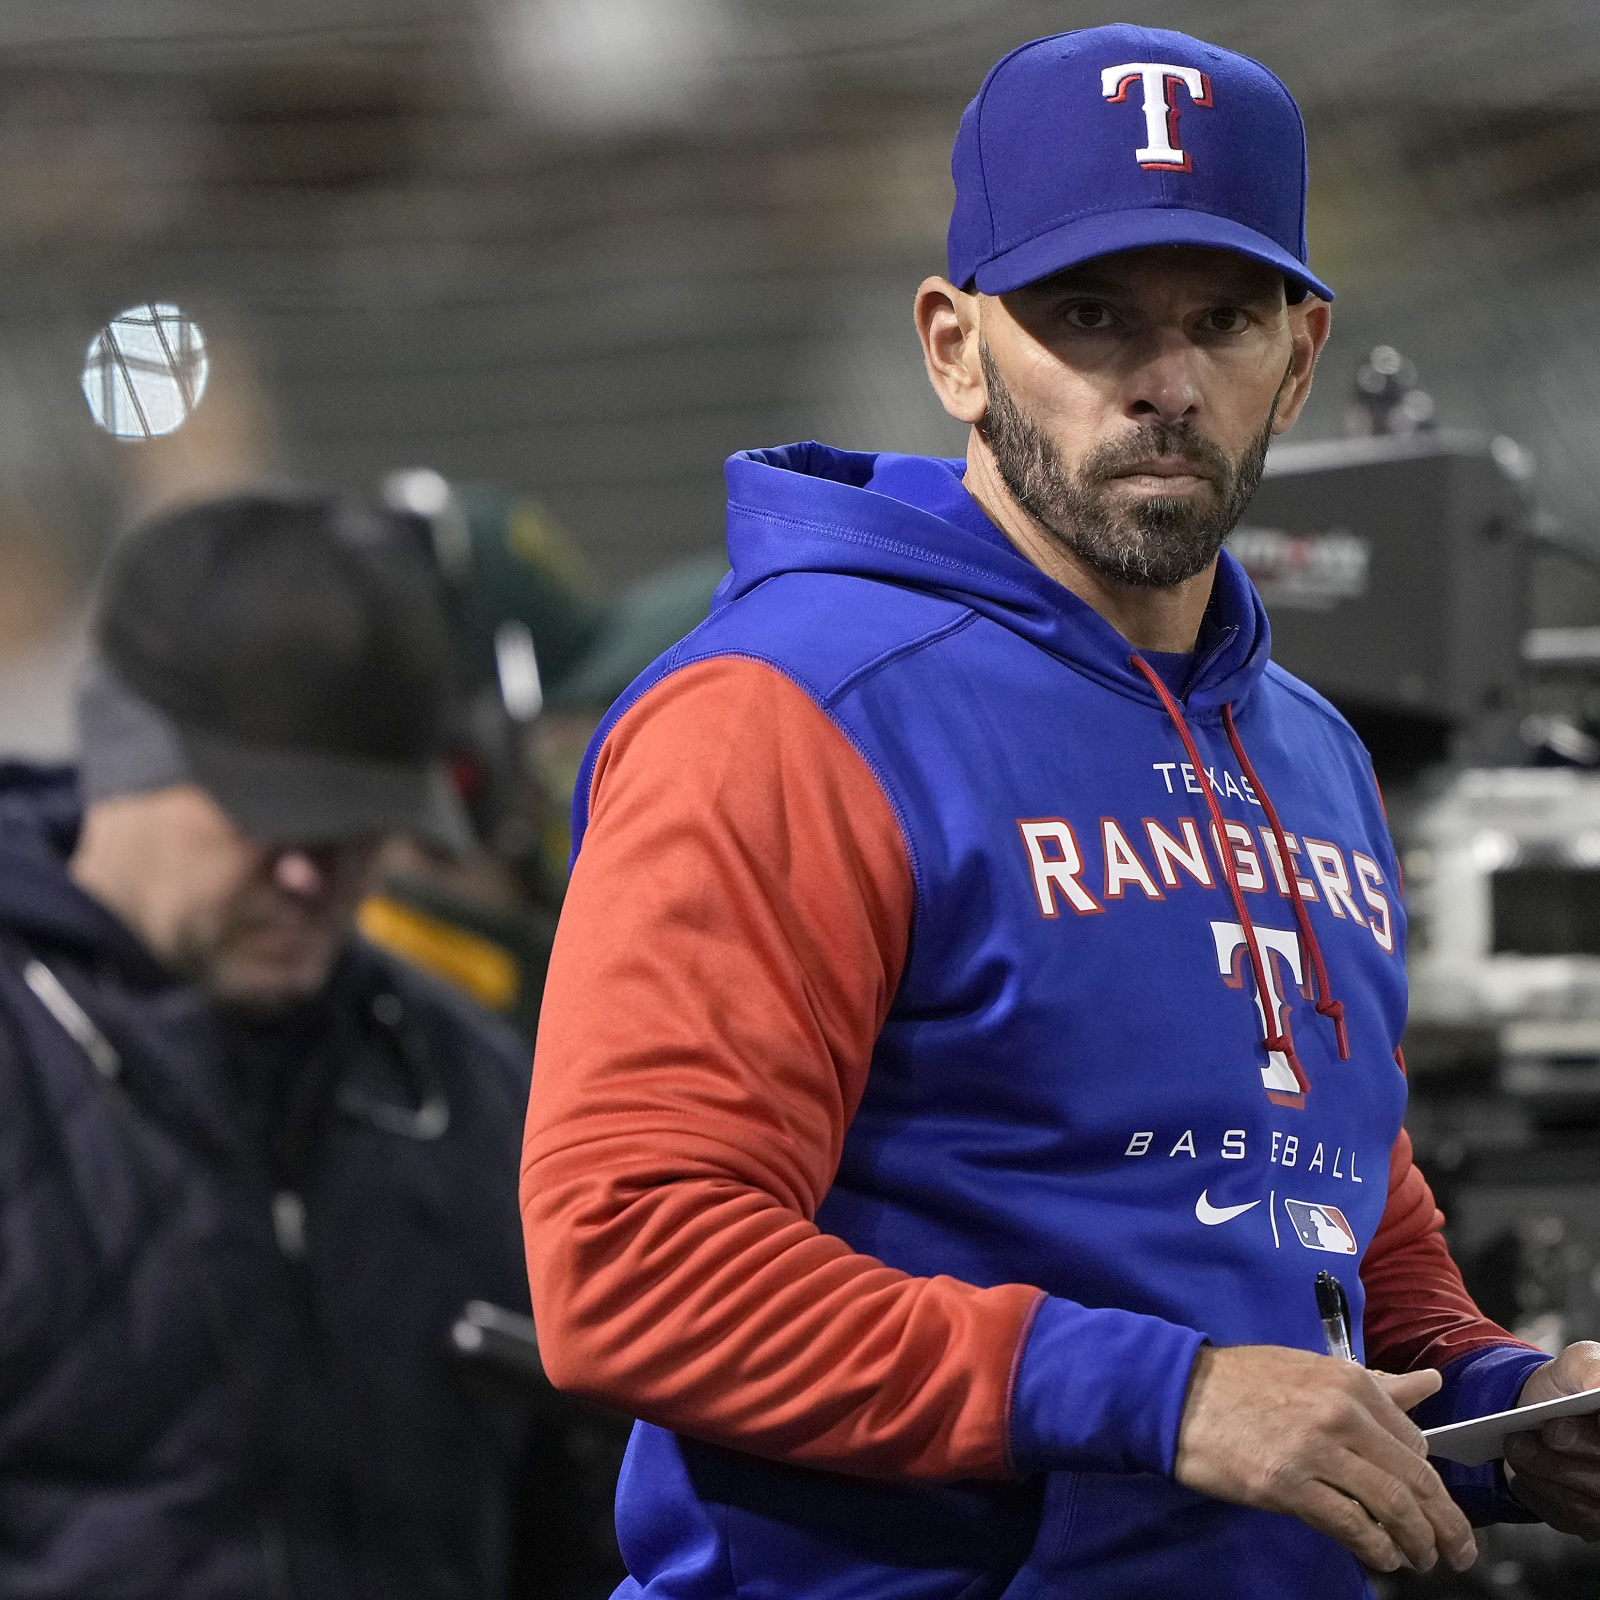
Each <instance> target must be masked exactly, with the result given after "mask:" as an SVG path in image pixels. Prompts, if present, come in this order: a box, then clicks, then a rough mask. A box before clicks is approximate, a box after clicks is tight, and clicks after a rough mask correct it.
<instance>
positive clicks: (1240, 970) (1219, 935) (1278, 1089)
mask: <svg viewBox="0 0 1600 1600" xmlns="http://www.w3.org/2000/svg"><path fill="white" fill-rule="evenodd" d="M1255 930H1256V942H1257V944H1258V945H1259V947H1260V950H1261V968H1262V971H1263V972H1265V973H1266V976H1267V987H1268V988H1269V989H1270V990H1271V991H1272V1016H1271V1018H1270V1020H1269V1018H1268V1016H1267V1008H1266V1005H1265V1003H1264V1000H1263V997H1262V996H1261V995H1259V994H1258V995H1257V996H1256V1010H1257V1011H1258V1012H1259V1013H1260V1015H1261V1026H1262V1028H1263V1029H1264V1030H1265V1032H1266V1033H1267V1034H1268V1035H1276V1034H1279V1033H1281V1032H1282V1031H1283V1019H1284V1013H1285V1012H1287V1011H1288V1009H1289V1000H1288V996H1287V995H1286V993H1285V991H1284V986H1283V973H1282V971H1281V970H1280V969H1279V966H1278V963H1277V961H1276V960H1275V959H1274V957H1277V956H1281V957H1282V958H1283V959H1284V960H1285V961H1286V962H1287V963H1288V964H1289V971H1290V972H1292V973H1293V974H1294V982H1295V987H1296V988H1297V989H1299V990H1300V992H1301V994H1303V995H1305V997H1306V999H1308V1000H1309V999H1310V998H1311V994H1310V991H1309V990H1308V989H1307V988H1306V987H1305V984H1304V983H1303V981H1302V979H1303V976H1304V974H1303V969H1302V964H1301V960H1300V935H1299V934H1297V933H1294V932H1288V931H1285V930H1283V929H1281V928H1263V927H1262V926H1261V924H1260V923H1259V922H1258V923H1256V924H1255ZM1211 935H1212V937H1213V938H1214V939H1215V940H1216V942H1217V967H1218V969H1219V970H1220V971H1221V973H1222V981H1223V982H1224V983H1225V984H1227V986H1228V987H1229V988H1230V989H1239V988H1242V987H1243V986H1244V981H1245V975H1246V974H1247V973H1251V966H1250V953H1249V946H1248V944H1246V942H1245V937H1244V929H1243V928H1242V927H1240V926H1239V924H1238V923H1237V922H1213V923H1212V924H1211ZM1251 975H1252V976H1253V973H1252V974H1251ZM1261 1083H1262V1086H1263V1087H1264V1088H1265V1089H1266V1091H1267V1094H1268V1095H1269V1096H1270V1097H1271V1098H1272V1099H1273V1100H1281V1097H1286V1096H1293V1103H1294V1104H1295V1105H1299V1104H1301V1103H1302V1100H1303V1097H1304V1095H1305V1088H1304V1086H1303V1085H1302V1084H1301V1082H1300V1080H1299V1079H1298V1078H1297V1077H1295V1075H1294V1068H1293V1067H1291V1066H1290V1065H1289V1058H1288V1057H1287V1056H1285V1055H1284V1054H1283V1052H1282V1051H1281V1050H1269V1051H1268V1052H1267V1064H1266V1066H1264V1067H1263V1068H1262V1069H1261Z"/></svg>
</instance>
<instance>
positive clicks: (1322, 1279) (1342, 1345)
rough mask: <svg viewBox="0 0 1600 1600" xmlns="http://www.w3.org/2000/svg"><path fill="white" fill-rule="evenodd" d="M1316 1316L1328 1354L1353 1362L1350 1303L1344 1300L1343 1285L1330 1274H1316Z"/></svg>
mask: <svg viewBox="0 0 1600 1600" xmlns="http://www.w3.org/2000/svg"><path fill="white" fill-rule="evenodd" d="M1317 1315H1318V1316H1319V1317H1321V1318H1322V1338H1323V1342H1324V1343H1325V1344H1326V1345H1327V1347H1328V1354H1329V1355H1330V1356H1336V1357H1337V1358H1338V1359H1339V1360H1340V1361H1354V1360H1355V1358H1356V1352H1355V1345H1354V1343H1353V1342H1352V1340H1351V1337H1350V1302H1349V1300H1348V1299H1346V1298H1345V1292H1344V1285H1343V1284H1342V1283H1340V1282H1339V1280H1338V1279H1337V1278H1336V1277H1334V1275H1333V1274H1332V1273H1331V1272H1319V1273H1318V1274H1317Z"/></svg>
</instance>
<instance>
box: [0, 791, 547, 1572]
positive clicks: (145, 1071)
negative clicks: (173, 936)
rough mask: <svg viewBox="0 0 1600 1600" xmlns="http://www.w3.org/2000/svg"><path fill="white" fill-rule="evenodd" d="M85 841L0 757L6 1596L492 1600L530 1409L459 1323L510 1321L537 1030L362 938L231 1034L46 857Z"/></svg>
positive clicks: (520, 1279)
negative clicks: (519, 1034)
mask: <svg viewBox="0 0 1600 1600" xmlns="http://www.w3.org/2000/svg"><path fill="white" fill-rule="evenodd" d="M77 827H78V802H77V798H76V793H75V789H74V785H73V781H72V777H71V774H70V773H68V772H64V771H54V772H43V771H38V770H33V769H27V768H20V767H7V768H0V1596H6V1597H11V1596H19V1597H20V1596H28V1597H39V1600H44V1597H51V1600H54V1597H62V1600H65V1597H67V1596H72V1597H74V1600H91V1597H92V1600H144V1597H149V1600H156V1597H160V1600H287V1597H290V1596H293V1597H296V1600H368V1597H370V1600H412V1597H415V1600H424V1597H427V1600H445V1597H451V1600H455V1597H463V1600H480V1597H491V1596H495V1597H498V1596H500V1595H501V1594H502V1593H503V1592H504V1586H505V1569H506V1558H507V1546H508V1540H509V1538H510V1532H511V1530H510V1523H511V1518H512V1502H513V1493H514V1487H515V1480H516V1477H517V1474H518V1471H519V1467H520V1464H521V1462H522V1461H523V1459H524V1454H525V1450H526V1446H527V1425H526V1423H525V1422H524V1421H522V1420H521V1419H520V1418H519V1417H518V1416H517V1415H516V1414H515V1413H514V1412H513V1411H511V1410H509V1409H506V1408H503V1407H502V1406H499V1405H497V1404H495V1403H494V1402H492V1401H489V1400H486V1399H478V1398H474V1396H473V1395H472V1393H470V1392H469V1391H468V1390H467V1389H465V1388H463V1387H462V1386H460V1385H459V1384H458V1383H457V1382H456V1381H455V1378H454V1376H453V1374H452V1372H451V1369H450V1366H449V1362H448V1360H447V1357H446V1341H447V1335H448V1331H449V1328H450V1325H451V1323H452V1321H453V1319H454V1315H455V1313H456V1312H457V1311H458V1310H459V1309H460V1308H461V1306H462V1305H463V1303H464V1302H465V1301H467V1300H469V1299H474V1298H479V1299H484V1300H490V1301H495V1302H498V1303H499V1304H501V1305H504V1306H507V1307H511V1308H520V1309H526V1303H527V1285H526V1278H525V1274H524V1270H523V1263H522V1250H521V1243H520V1239H519V1232H518V1220H517V1205H516V1178H517V1148H518V1141H519V1134H520V1130H521V1125H522V1114H523V1106H524V1104H525V1101H526V1094H527V1065H526V1050H525V1047H524V1046H522V1045H521V1044H520V1043H519V1042H518V1041H517V1040H516V1039H515V1038H514V1037H513V1036H512V1035H511V1034H510V1033H509V1032H508V1031H507V1030H505V1029H502V1028H501V1027H499V1026H498V1025H497V1024H495V1023H494V1022H492V1021H491V1020H489V1019H487V1018H485V1017H483V1016H482V1015H481V1014H478V1013H476V1012H475V1011H473V1010H472V1009H471V1008H470V1007H468V1006H467V1005H466V1004H465V1003H464V1002H461V1001H459V1000H457V999H456V998H454V997H453V996H452V995H450V994H449V993H448V992H447V991H445V990H444V989H443V988H442V987H440V986H438V985H436V984H434V983H433V982H431V981H429V980H428V979H426V978H423V977H421V976H420V975H418V974H416V973H414V972H412V971H411V970H410V969H408V968H406V967H403V966H402V965H400V964H399V963H397V962H395V961H393V960H392V959H390V958H389V957H387V956H384V955H381V954H379V953H378V952H376V951H374V950H372V949H370V948H368V947H365V946H359V945H358V946H355V947H353V948H352V949H351V950H349V951H348V952H347V954H346V955H345V956H344V958H343V959H342V960H341V962H340V964H339V966H338V968H337V970H336V971H335V973H334V976H333V978H332V980H331V982H330V983H329V985H328V987H327V989H326V990H325V991H324V993H323V994H322V995H321V996H319V998H318V999H317V1000H315V1001H314V1002H312V1003H310V1004H309V1005H307V1006H305V1007H304V1008H302V1009H301V1010H300V1011H298V1012H297V1013H296V1014H294V1015H293V1016H291V1017H289V1018H287V1019H285V1020H283V1021H281V1022H279V1023H277V1024H275V1025H273V1026H271V1027H261V1028H249V1027H245V1026H242V1025H240V1024H237V1023H233V1022H229V1021H228V1020H227V1019H226V1018H224V1017H223V1016H221V1015H220V1014H219V1013H218V1012H217V1010H216V1009H215V1008H214V1007H212V1006H211V1005H210V1004H209V1003H207V1002H206V1001H205V1000H204V998H203V997H201V996H200V995H199V994H198V993H197V992H196V991H195V990H194V989H193V988H192V987H189V986H187V985H185V984H183V983H180V982H177V981H175V980H174V979H173V978H172V977H171V976H170V975H169V974H168V973H166V972H165V971H164V970H163V969H162V968H161V967H159V966H158V965H157V964H156V963H155V961H154V960H153V959H152V958H151V956H150V955H149V953H148V952H147V951H146V950H145V949H144V948H143V947H142V946H141V945H140V944H139V943H138V941H137V940H136V939H135V938H134V937H133V936H132V934H131V933H130V932H129V931H128V929H127V928H126V927H125V926H124V925H123V924H122V923H121V922H120V921H119V920H118V919H117V918H115V917H114V916H113V915H111V913H110V912H108V911H107V910H105V909H104V908H103V907H102V906H100V905H99V904H98V903H97V902H96V901H94V900H93V899H91V898H90V897H89V896H88V895H86V894H84V893H83V892H81V891H80V890H79V889H78V888H77V887H76V886H75V885H74V884H73V883H72V882H71V880H70V879H69V878H68V877H67V876H66V873H65V871H64V862H65V859H66V856H67V854H68V853H69V851H70V849H71V847H72V842H73V840H74V838H75V836H76V831H77ZM51 978H53V979H54V980H55V981H56V982H57V983H58V984H59V986H60V989H61V990H64V991H65V994H66V996H67V1000H66V1002H65V1005H63V1002H62V1001H61V998H60V993H59V991H55V992H54V993H55V999H54V1003H53V1004H47V1003H45V1002H44V1001H43V1000H42V999H41V997H40V996H41V994H42V993H43V992H44V991H45V990H48V989H49V987H50V980H51ZM74 1004H75V1005H76V1006H77V1007H79V1008H81V1010H82V1012H83V1013H85V1014H86V1015H87V1016H88V1018H89V1019H91V1022H92V1030H91V1031H90V1032H89V1033H88V1034H87V1035H86V1034H85V1032H84V1030H83V1029H82V1028H79V1029H77V1032H78V1034H79V1037H77V1038H74V1037H73V1033H72V1030H71V1029H70V1028H69V1027H68V1026H66V1025H64V1024H63V1021H62V1017H63V1015H65V1016H67V1017H68V1019H69V1021H70V1018H71V1012H72V1007H73V1005H74ZM105 1044H109V1045H110V1047H111V1052H113V1053H114V1054H113V1055H112V1056H111V1057H110V1058H109V1059H102V1060H101V1061H100V1063H99V1066H98V1067H97V1065H96V1062H95V1060H94V1059H93V1058H94V1057H95V1056H96V1055H99V1056H101V1057H106V1056H107V1052H106V1051H105V1049H104V1045H105Z"/></svg>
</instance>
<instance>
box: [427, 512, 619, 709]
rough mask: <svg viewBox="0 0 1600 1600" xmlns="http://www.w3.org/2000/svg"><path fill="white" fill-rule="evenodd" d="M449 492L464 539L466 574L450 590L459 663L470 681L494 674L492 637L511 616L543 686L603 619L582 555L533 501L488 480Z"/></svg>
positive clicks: (576, 656) (562, 672)
mask: <svg viewBox="0 0 1600 1600" xmlns="http://www.w3.org/2000/svg"><path fill="white" fill-rule="evenodd" d="M453 492H454V496H455V500H456V504H457V505H458V506H459V508H460V512H461V516H462V518H463V520H464V521H465V524H466V532H467V536H468V539H469V540H470V544H469V551H470V554H469V555H468V560H467V563H466V566H467V571H468V573H469V576H468V577H467V580H466V581H465V582H464V583H461V584H460V585H459V586H458V587H457V588H456V591H455V595H454V604H455V613H456V624H457V630H458V638H459V640H460V645H461V650H462V655H463V660H464V664H465V665H466V667H467V669H468V671H469V673H470V674H471V676H472V678H473V679H474V680H476V681H484V680H493V678H494V677H495V673H496V658H495V635H496V633H497V632H498V631H499V629H500V626H501V624H502V623H504V622H505V621H507V620H508V619H514V620H516V621H519V622H522V623H524V624H526V626H527V628H528V631H529V632H530V633H531V634H532V635H533V644H534V649H535V651H536V652H537V654H538V660H539V672H540V675H541V677H542V678H543V680H544V682H545V684H546V685H547V686H548V685H551V684H555V683H559V682H560V681H561V679H562V678H563V677H564V676H566V675H567V674H568V673H569V672H570V671H571V670H572V669H573V667H574V666H575V665H576V664H577V663H578V662H579V661H580V660H581V659H583V658H584V657H585V653H586V652H587V651H588V650H589V649H590V647H591V646H592V644H593V642H594V640H595V637H596V635H597V634H599V633H600V631H601V629H602V627H603V625H604V624H605V622H606V608H605V607H604V606H603V605H602V604H601V603H600V602H599V601H598V600H597V599H595V597H594V595H593V592H592V591H591V589H590V586H589V582H588V577H587V574H586V572H585V570H584V565H583V561H582V558H581V557H580V556H579V555H578V553H577V551H576V549H575V548H574V547H573V545H572V543H571V541H570V540H569V539H568V537H567V535H566V534H565V533H564V532H563V531H562V530H561V528H560V527H559V525H558V524H557V523H555V522H554V521H553V520H552V519H551V518H550V516H549V515H548V514H547V513H546V512H545V511H544V510H543V508H542V507H541V506H540V505H539V504H538V502H537V501H535V500H531V499H528V498H527V497H525V496H522V495H516V494H512V493H510V492H509V491H507V490H505V489H501V488H498V487H496V486H494V485H492V484H481V483H477V484H459V485H454V486H453Z"/></svg>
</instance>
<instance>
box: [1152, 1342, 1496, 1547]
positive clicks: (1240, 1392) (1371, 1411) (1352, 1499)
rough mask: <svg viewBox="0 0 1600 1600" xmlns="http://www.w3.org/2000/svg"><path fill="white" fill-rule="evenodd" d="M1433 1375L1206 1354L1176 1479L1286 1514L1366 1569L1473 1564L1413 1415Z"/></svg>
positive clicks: (1182, 1432)
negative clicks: (1441, 1561) (1410, 1412)
mask: <svg viewBox="0 0 1600 1600" xmlns="http://www.w3.org/2000/svg"><path fill="white" fill-rule="evenodd" d="M1439 1383H1440V1379H1439V1374H1438V1373H1437V1372H1432V1371H1429V1372H1411V1373H1406V1374H1404V1375H1403V1376H1400V1377H1390V1376H1388V1375H1387V1374H1384V1373H1374V1372H1368V1371H1367V1370H1366V1368H1365V1367H1358V1366H1357V1365H1356V1364H1355V1363H1354V1362H1353V1361H1337V1360H1335V1359H1334V1358H1333V1357H1331V1356H1318V1355H1312V1354H1311V1353H1310V1352H1309V1351H1306V1350H1289V1349H1284V1348H1282V1347H1281V1346H1278V1345H1241V1346H1238V1347H1236V1348H1234V1349H1229V1350H1217V1349H1212V1348H1211V1347H1209V1346H1207V1347H1206V1348H1204V1349H1202V1350H1201V1352H1200V1354H1199V1356H1198V1357H1197V1358H1196V1360H1195V1365H1194V1374H1193V1376H1192V1377H1191V1378H1190V1380H1189V1398H1188V1400H1187V1401H1186V1402H1185V1405H1184V1411H1183V1422H1182V1425H1181V1426H1180V1428H1179V1432H1178V1459H1177V1465H1176V1467H1175V1469H1174V1473H1175V1476H1176V1477H1177V1479H1178V1481H1179V1482H1180V1483H1183V1484H1187V1485H1188V1486H1189V1487H1190V1488H1191V1489H1198V1490H1200V1491H1201V1493H1203V1494H1210V1495H1216V1496H1217V1497H1218V1498H1219V1499H1222V1500H1232V1501H1234V1502H1236V1503H1237V1504H1239V1505H1246V1506H1259V1507H1260V1508H1261V1509H1262V1510H1265V1511H1281V1512H1286V1513H1287V1514H1288V1515H1290V1516H1294V1517H1299V1518H1300V1520H1301V1521H1302V1522H1306V1523H1309V1524H1310V1525H1311V1526H1312V1527H1313V1528H1315V1529H1316V1530H1317V1531H1318V1532H1319V1533H1325V1534H1327V1535H1328V1537H1329V1538H1330V1539H1337V1540H1338V1541H1339V1543H1340V1544H1342V1545H1343V1546H1344V1547H1345V1548H1346V1549H1347V1550H1350V1551H1352V1552H1354V1554H1355V1555H1356V1556H1358V1557H1359V1558H1360V1559H1361V1560H1362V1561H1363V1562H1365V1563H1366V1565H1367V1566H1369V1567H1371V1568H1373V1569H1375V1570H1376V1571H1379V1572H1393V1571H1394V1570H1395V1569H1396V1568H1397V1567H1399V1566H1401V1565H1403V1564H1404V1563H1406V1562H1409V1563H1410V1564H1411V1565H1412V1566H1413V1567H1415V1568H1417V1569H1418V1570H1419V1571H1423V1572H1426V1571H1427V1570H1429V1569H1430V1568H1431V1567H1432V1566H1433V1565H1434V1564H1435V1562H1437V1561H1438V1559H1439V1557H1440V1556H1441V1555H1442V1556H1443V1557H1444V1559H1445V1560H1446V1561H1447V1562H1449V1564H1450V1565H1451V1566H1452V1567H1454V1568H1455V1569H1456V1570H1457V1571H1465V1570H1466V1568H1468V1567H1470V1566H1471V1565H1472V1563H1473V1562H1474V1561H1475V1560H1476V1559H1477V1554H1478V1549H1477V1546H1476V1544H1474V1542H1473V1538H1472V1529H1471V1527H1470V1526H1469V1525H1468V1522H1467V1519H1466V1518H1465V1517H1464V1516H1463V1515H1462V1514H1461V1511H1460V1509H1459V1508H1458V1507H1457V1505H1456V1504H1455V1502H1454V1501H1453V1500H1451V1498H1450V1496H1449V1495H1448V1494H1447V1493H1446V1492H1445V1487H1444V1485H1443V1484H1442V1483H1441V1482H1440V1481H1439V1475H1438V1473H1436V1472H1435V1471H1434V1470H1433V1468H1432V1467H1431V1466H1429V1465H1428V1460H1427V1448H1426V1446H1425V1445H1424V1444H1423V1442H1422V1434H1421V1432H1420V1431H1419V1430H1418V1428H1417V1426H1416V1424H1415V1423H1413V1422H1412V1421H1411V1419H1410V1418H1409V1417H1407V1416H1406V1414H1405V1413H1406V1412H1407V1411H1408V1410H1410V1408H1411V1407H1412V1406H1414V1405H1417V1404H1419V1403H1420V1402H1421V1401H1423V1400H1426V1399H1427V1397H1428V1396H1429V1395H1430V1394H1432V1393H1434V1391H1435V1390H1437V1389H1438V1387H1439Z"/></svg>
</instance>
